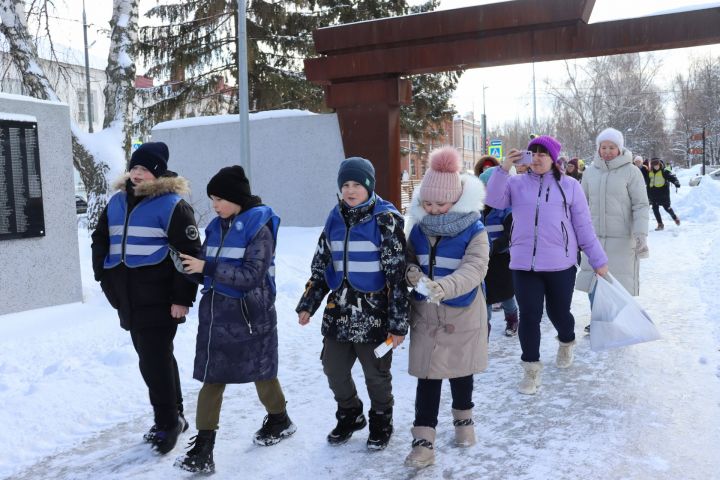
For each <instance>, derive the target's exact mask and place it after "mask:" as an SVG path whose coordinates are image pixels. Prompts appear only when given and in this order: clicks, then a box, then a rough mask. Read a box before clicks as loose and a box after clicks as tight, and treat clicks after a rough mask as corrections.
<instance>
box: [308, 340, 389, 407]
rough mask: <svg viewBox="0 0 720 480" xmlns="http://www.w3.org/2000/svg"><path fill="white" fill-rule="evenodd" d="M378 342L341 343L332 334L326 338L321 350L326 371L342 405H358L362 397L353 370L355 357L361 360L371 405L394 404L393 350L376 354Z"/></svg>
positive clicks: (339, 405) (338, 402)
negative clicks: (354, 379)
mask: <svg viewBox="0 0 720 480" xmlns="http://www.w3.org/2000/svg"><path fill="white" fill-rule="evenodd" d="M375 347H377V345H372V344H368V343H341V342H337V341H335V340H334V339H332V338H328V337H325V338H324V339H323V351H322V354H321V358H322V365H323V371H324V372H325V375H326V376H327V379H328V383H329V384H330V390H332V392H333V394H334V395H335V401H336V402H337V404H338V407H340V408H346V409H349V408H357V407H359V406H360V399H359V398H358V396H357V389H356V388H355V382H354V381H353V378H352V374H351V370H352V367H353V365H354V364H355V360H360V365H361V366H362V369H363V373H364V374H365V386H366V387H367V391H368V396H369V397H370V408H372V409H373V410H375V411H376V412H384V411H385V410H387V409H390V408H392V406H393V395H392V374H391V373H390V367H391V366H392V355H393V354H392V351H390V352H388V353H386V354H385V355H384V356H383V357H382V358H377V357H375V353H374V352H373V350H375Z"/></svg>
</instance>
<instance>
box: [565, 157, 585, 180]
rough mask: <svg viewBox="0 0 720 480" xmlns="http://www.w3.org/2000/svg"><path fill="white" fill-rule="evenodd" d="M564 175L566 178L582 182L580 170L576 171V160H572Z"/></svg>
mask: <svg viewBox="0 0 720 480" xmlns="http://www.w3.org/2000/svg"><path fill="white" fill-rule="evenodd" d="M565 175H567V176H568V177H571V178H574V179H575V180H577V181H578V182H581V181H582V176H583V174H582V173H580V169H578V159H577V158H572V159H571V160H570V161H569V162H568V164H567V167H566V168H565Z"/></svg>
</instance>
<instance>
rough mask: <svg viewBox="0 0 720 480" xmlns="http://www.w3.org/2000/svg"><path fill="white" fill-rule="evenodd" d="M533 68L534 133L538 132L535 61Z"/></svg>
mask: <svg viewBox="0 0 720 480" xmlns="http://www.w3.org/2000/svg"><path fill="white" fill-rule="evenodd" d="M532 70H533V133H538V131H537V103H536V99H535V62H533V64H532Z"/></svg>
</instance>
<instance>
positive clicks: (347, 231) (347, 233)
mask: <svg viewBox="0 0 720 480" xmlns="http://www.w3.org/2000/svg"><path fill="white" fill-rule="evenodd" d="M349 243H350V226H349V225H348V224H347V223H346V224H345V242H344V246H343V281H347V282H348V283H350V280H349V279H348V257H349V256H350V252H348V244H349ZM341 285H342V284H341Z"/></svg>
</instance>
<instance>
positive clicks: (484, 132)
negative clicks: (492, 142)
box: [482, 84, 488, 155]
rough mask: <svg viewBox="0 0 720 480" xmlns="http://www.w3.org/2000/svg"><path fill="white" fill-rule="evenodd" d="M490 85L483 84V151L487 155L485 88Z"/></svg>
mask: <svg viewBox="0 0 720 480" xmlns="http://www.w3.org/2000/svg"><path fill="white" fill-rule="evenodd" d="M487 88H488V87H486V86H485V84H483V87H482V94H483V95H482V97H483V113H482V152H483V155H487V116H486V115H485V90H487Z"/></svg>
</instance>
